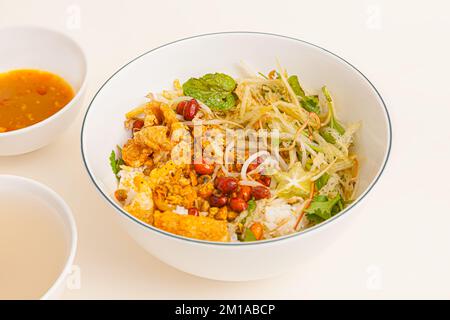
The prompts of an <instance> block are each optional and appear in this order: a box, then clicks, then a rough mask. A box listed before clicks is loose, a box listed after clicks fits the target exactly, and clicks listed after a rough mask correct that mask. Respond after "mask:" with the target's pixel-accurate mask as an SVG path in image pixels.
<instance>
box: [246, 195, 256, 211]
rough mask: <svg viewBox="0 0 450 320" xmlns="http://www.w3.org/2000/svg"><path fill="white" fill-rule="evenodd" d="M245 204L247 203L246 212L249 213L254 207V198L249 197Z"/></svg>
mask: <svg viewBox="0 0 450 320" xmlns="http://www.w3.org/2000/svg"><path fill="white" fill-rule="evenodd" d="M247 204H248V207H247V211H248V214H251V213H252V212H253V211H255V209H256V201H255V200H254V199H250V200H249V201H248V202H247Z"/></svg>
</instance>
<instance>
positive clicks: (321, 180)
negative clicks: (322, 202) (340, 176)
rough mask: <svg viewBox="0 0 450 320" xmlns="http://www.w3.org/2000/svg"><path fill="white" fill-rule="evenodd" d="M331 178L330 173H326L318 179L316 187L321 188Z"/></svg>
mask: <svg viewBox="0 0 450 320" xmlns="http://www.w3.org/2000/svg"><path fill="white" fill-rule="evenodd" d="M329 179H330V175H329V174H328V173H326V172H325V173H324V174H323V175H322V176H321V177H320V178H319V179H317V180H316V182H315V184H316V189H317V190H320V189H322V187H323V186H324V185H326V184H327V182H328V180H329Z"/></svg>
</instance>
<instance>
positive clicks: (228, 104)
mask: <svg viewBox="0 0 450 320" xmlns="http://www.w3.org/2000/svg"><path fill="white" fill-rule="evenodd" d="M235 88H236V81H234V79H233V78H232V77H230V76H229V75H226V74H224V73H214V74H213V73H208V74H205V75H204V76H203V77H201V78H190V79H189V80H188V81H186V82H185V83H183V93H184V95H186V96H190V97H192V98H195V99H197V100H200V101H202V102H203V103H205V104H206V105H207V106H208V107H210V108H211V109H213V110H218V111H226V110H229V109H231V108H233V107H234V106H235V105H236V98H235V95H234V94H233V91H234V89H235Z"/></svg>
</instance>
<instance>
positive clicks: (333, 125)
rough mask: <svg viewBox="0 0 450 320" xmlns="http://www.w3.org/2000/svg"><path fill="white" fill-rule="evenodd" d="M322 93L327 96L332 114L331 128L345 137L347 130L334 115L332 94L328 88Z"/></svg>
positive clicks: (323, 88) (324, 88)
mask: <svg viewBox="0 0 450 320" xmlns="http://www.w3.org/2000/svg"><path fill="white" fill-rule="evenodd" d="M322 92H323V94H324V96H325V99H327V105H328V110H329V112H331V120H330V127H331V128H333V129H335V130H336V131H337V132H338V133H339V134H340V135H343V134H344V133H345V129H344V127H342V125H341V124H340V123H339V122H338V121H337V120H336V116H335V114H334V104H333V99H332V98H331V95H330V92H329V91H328V89H327V87H325V86H323V87H322ZM324 139H325V137H324ZM333 140H334V138H333ZM333 143H334V142H333Z"/></svg>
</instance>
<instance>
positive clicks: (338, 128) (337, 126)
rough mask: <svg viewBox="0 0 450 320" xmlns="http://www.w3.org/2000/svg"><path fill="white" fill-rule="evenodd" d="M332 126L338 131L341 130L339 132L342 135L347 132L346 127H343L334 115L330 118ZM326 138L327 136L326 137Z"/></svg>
mask: <svg viewBox="0 0 450 320" xmlns="http://www.w3.org/2000/svg"><path fill="white" fill-rule="evenodd" d="M330 127H331V128H333V129H335V130H336V131H337V132H339V134H340V135H341V136H342V135H343V134H344V133H345V129H344V127H342V125H341V124H340V123H339V122H338V121H337V120H336V118H335V117H334V115H333V116H332V117H331V120H330ZM324 139H325V138H324Z"/></svg>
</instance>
